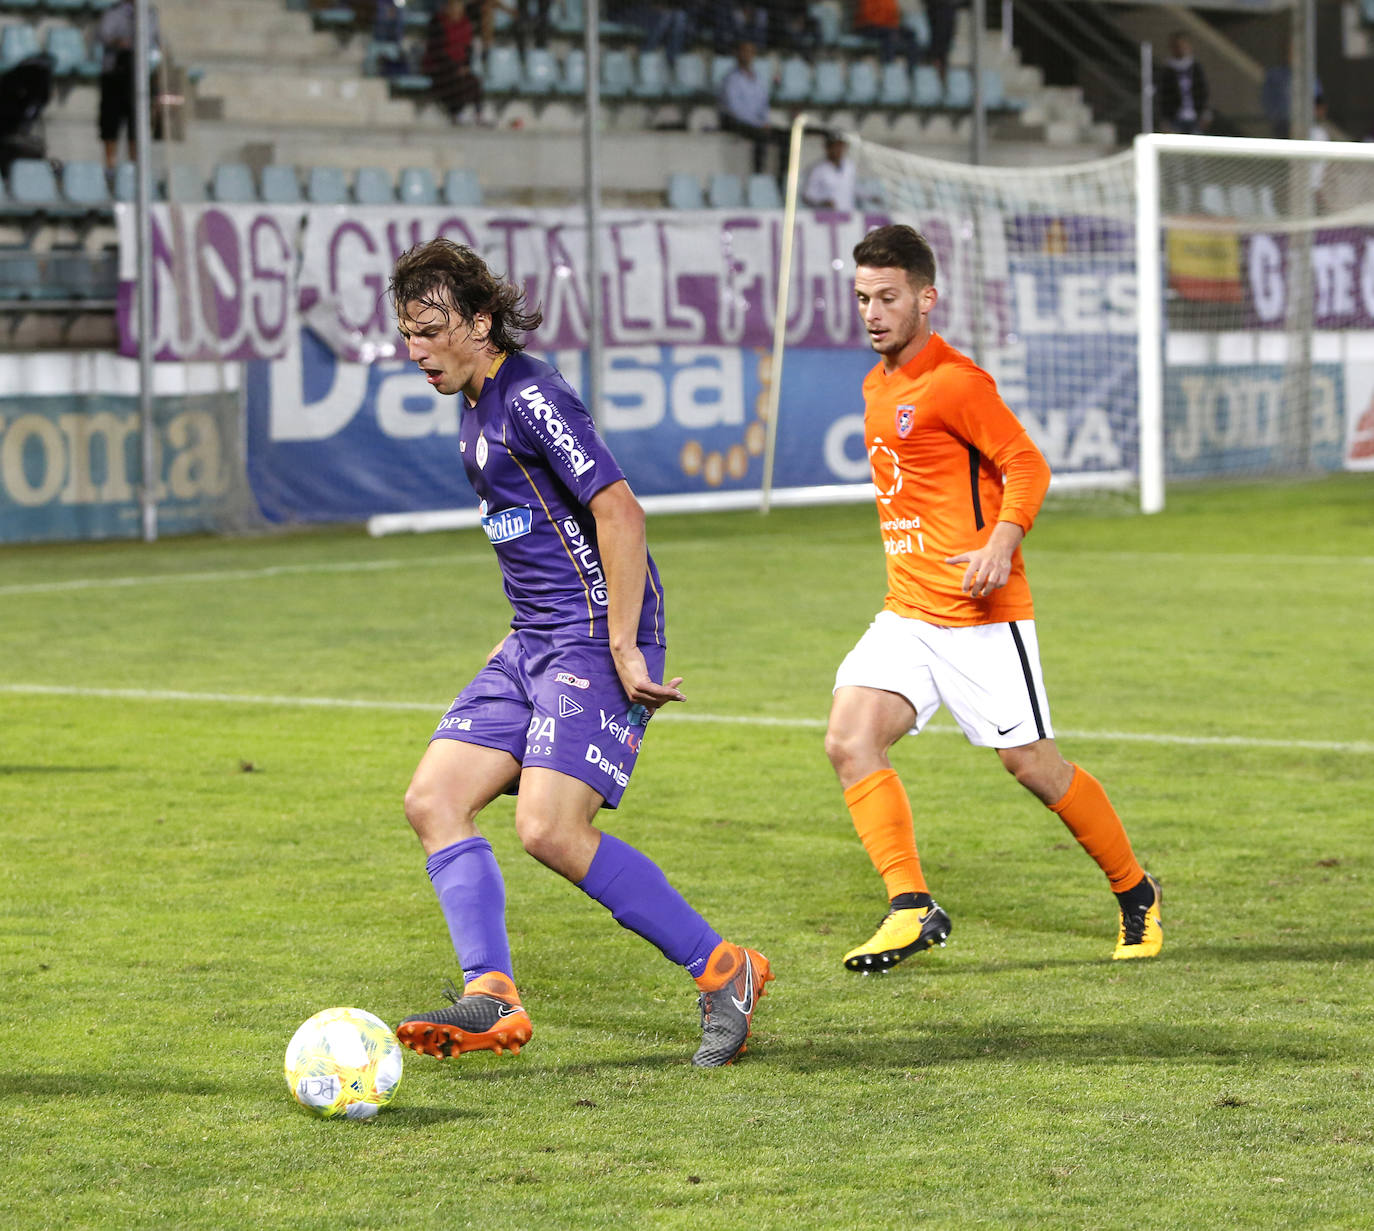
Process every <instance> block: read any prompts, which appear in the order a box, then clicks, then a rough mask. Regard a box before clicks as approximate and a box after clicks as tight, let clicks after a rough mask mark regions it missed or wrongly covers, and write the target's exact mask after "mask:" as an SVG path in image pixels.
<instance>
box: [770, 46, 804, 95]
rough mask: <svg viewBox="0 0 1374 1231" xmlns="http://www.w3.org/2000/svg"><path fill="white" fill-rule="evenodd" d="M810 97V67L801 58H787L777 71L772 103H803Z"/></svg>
mask: <svg viewBox="0 0 1374 1231" xmlns="http://www.w3.org/2000/svg"><path fill="white" fill-rule="evenodd" d="M810 96H811V65H809V64H808V63H807V62H806V61H805V60H803V59H802V58H801V56H788V57H787V59H785V60H784V61H783V62H782V68H781V69H780V70H779V77H778V85H777V89H776V90H774V92H773V101H774V102H777V103H804V102H805V101H806V100H807V99H808V98H809V97H810Z"/></svg>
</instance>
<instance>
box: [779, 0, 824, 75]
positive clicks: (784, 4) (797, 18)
mask: <svg viewBox="0 0 1374 1231" xmlns="http://www.w3.org/2000/svg"><path fill="white" fill-rule="evenodd" d="M771 29H772V35H773V38H772V45H773V46H774V47H776V48H777V49H778V50H779V51H782V52H787V53H795V54H796V55H799V56H802V57H804V58H805V60H806V62H807V63H808V64H810V63H814V61H815V59H816V54H817V53H818V52H819V51H820V49H821V23H820V22H819V21H817V20H816V15H815V14H814V13H813V12H812V11H811V5H810V4H809V3H808V0H774V4H773V16H772V26H771Z"/></svg>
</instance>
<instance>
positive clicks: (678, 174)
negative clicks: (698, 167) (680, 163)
mask: <svg viewBox="0 0 1374 1231" xmlns="http://www.w3.org/2000/svg"><path fill="white" fill-rule="evenodd" d="M705 204H706V200H705V197H704V196H703V195H702V192H701V180H700V179H698V178H697V177H696V176H695V175H693V174H692V173H691V172H690V171H674V172H673V173H672V174H671V175H669V176H668V208H669V209H701V208H702V207H703V206H704V205H705Z"/></svg>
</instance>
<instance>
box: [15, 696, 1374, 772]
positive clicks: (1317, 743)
mask: <svg viewBox="0 0 1374 1231" xmlns="http://www.w3.org/2000/svg"><path fill="white" fill-rule="evenodd" d="M0 694H10V695H13V696H40V697H103V698H106V699H109V700H115V701H187V702H192V703H194V704H197V705H267V706H283V707H295V708H302V709H349V710H400V711H408V712H420V713H430V714H434V715H435V716H436V717H437V716H438V715H440V714H441V713H442V712H443V710H444V707H445V706H446V704H447V702H442V701H439V702H435V701H372V700H365V699H362V698H352V697H279V696H271V695H264V694H253V693H227V692H183V691H180V690H178V689H172V688H84V687H76V686H69V685H63V684H0ZM659 719H660V721H662V720H664V719H666V720H668V721H671V722H692V723H705V724H716V725H721V726H748V727H786V728H793V729H804V730H813V731H820V730H824V728H825V719H824V718H821V717H810V718H805V717H803V718H789V717H779V716H775V715H770V714H699V713H696V712H695V711H692V710H685V709H681V708H679V707H676V706H674V707H672V708H669V709H665V710H663V711H662V712H661V713H660V715H659ZM926 730H927V731H930V732H931V733H933V734H936V735H959V734H962V733H961V732H960V731H959V729H958V728H957V727H955V726H951V725H948V724H943V723H935V724H932V725H931V726H929V727H927V728H926ZM1056 737H1057V738H1061V739H1092V740H1105V741H1108V742H1113V741H1115V742H1121V743H1135V744H1171V745H1174V746H1178V747H1206V748H1272V749H1275V750H1277V751H1299V752H1343V753H1351V754H1354V755H1357V756H1368V755H1369V754H1370V753H1374V743H1371V742H1368V741H1365V740H1324V739H1260V738H1257V737H1252V736H1248V735H1183V734H1171V733H1168V732H1162V731H1066V730H1060V731H1058V732H1057V733H1056Z"/></svg>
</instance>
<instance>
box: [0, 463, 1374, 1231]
mask: <svg viewBox="0 0 1374 1231" xmlns="http://www.w3.org/2000/svg"><path fill="white" fill-rule="evenodd" d="M874 523H875V518H874V514H873V510H872V509H871V508H868V507H852V508H830V509H803V510H775V511H774V512H773V513H772V514H771V515H769V516H768V517H766V518H764V517H760V516H759V515H758V514H756V513H737V514H728V515H725V514H722V515H699V516H694V517H656V518H653V519H651V521H650V527H649V529H650V542H651V546H652V549H653V551H654V553H655V556H656V557H657V559H658V562H659V565H660V568H661V569H662V572H663V576H664V580H665V583H666V586H667V589H668V597H669V633H670V652H669V667H670V670H671V672H672V673H673V674H680V675H683V676H685V677H686V684H685V689H686V691H687V693H688V696H689V703H688V704H687V705H685V706H679V707H676V710H675V711H674V712H671V713H665V714H664V715H663V716H662V717H661V718H659V719H658V720H656V721H655V723H654V724H653V726H652V728H651V730H650V735H649V738H648V741H647V747H646V752H645V756H644V758H643V760H642V762H641V765H640V767H639V770H638V771H637V773H636V775H635V778H634V781H633V783H632V785H631V787H630V790H629V792H628V793H627V796H626V800H625V804H624V807H623V808H622V809H621V810H620V811H619V812H618V813H616V814H610V815H608V816H606V817H605V821H606V827H607V828H608V829H611V830H612V831H613V832H616V833H617V834H619V835H620V836H622V837H624V838H625V839H626V840H628V841H630V842H633V843H635V844H637V845H639V846H640V847H642V848H643V849H644V850H645V851H646V852H647V853H648V854H650V855H651V856H652V857H654V858H655V859H656V860H658V862H659V863H660V864H661V865H662V866H663V867H664V868H665V870H666V871H667V872H668V874H669V876H670V877H671V878H672V879H673V880H674V882H675V883H676V884H677V885H678V886H679V887H680V888H681V889H682V890H683V891H684V892H685V893H686V894H687V896H688V897H689V898H690V899H691V900H692V901H693V902H694V904H696V905H697V906H698V907H699V908H700V909H701V910H702V911H703V913H704V914H706V916H707V917H708V918H709V919H710V920H711V921H712V922H713V923H714V924H715V925H716V926H717V927H718V928H719V929H720V930H721V931H723V932H725V933H726V934H727V935H729V936H731V937H732V938H736V939H739V940H742V941H747V942H748V943H750V944H752V945H756V946H757V947H759V948H761V949H763V950H764V951H765V952H766V953H767V954H768V955H769V957H770V958H771V959H772V961H773V963H774V967H775V970H776V973H777V976H778V978H777V982H776V983H774V984H772V985H771V987H770V993H769V995H768V996H767V998H766V999H765V1000H764V1001H763V1002H762V1007H761V1008H760V1010H759V1012H758V1014H757V1016H756V1018H755V1032H754V1038H753V1040H752V1043H751V1046H750V1049H749V1053H748V1055H746V1056H745V1057H743V1058H742V1059H741V1061H740V1062H739V1063H738V1064H736V1065H734V1066H732V1067H730V1068H728V1069H724V1070H719V1071H710V1072H700V1071H696V1070H694V1069H692V1068H691V1066H690V1064H689V1063H688V1058H689V1057H690V1055H691V1054H692V1052H693V1050H694V1049H695V1047H696V1044H697V1022H696V1005H695V995H694V989H693V988H692V986H691V984H690V982H689V981H688V980H687V978H686V977H685V976H684V975H683V974H682V973H681V972H680V971H678V970H677V969H676V968H674V967H672V966H670V965H669V964H668V963H666V962H664V961H663V960H662V959H661V958H660V957H659V956H658V955H657V954H656V953H655V952H654V951H653V950H651V949H650V948H649V947H648V946H647V945H645V944H644V943H643V942H642V941H639V940H638V939H637V938H635V937H633V936H631V935H630V934H629V933H627V932H624V931H622V930H621V929H620V928H618V927H617V926H616V925H615V924H614V922H613V921H612V920H611V919H610V918H609V916H607V915H605V914H604V912H602V911H601V910H600V908H598V907H597V906H595V905H594V904H593V903H591V902H590V901H588V900H587V899H586V898H584V897H583V896H582V895H581V894H580V893H579V892H578V891H577V890H576V889H575V888H573V887H572V886H570V885H568V884H566V883H565V882H562V881H560V880H559V879H558V878H556V877H555V876H553V875H552V874H551V873H549V872H547V871H545V870H544V869H542V868H540V867H538V866H537V865H536V864H534V862H533V861H532V860H530V859H529V858H528V857H527V856H525V855H524V854H523V853H522V852H521V851H520V850H519V849H518V846H517V844H516V842H515V838H514V834H513V829H512V825H511V814H512V808H511V805H510V804H509V802H503V803H498V804H497V805H495V806H493V808H492V809H491V810H490V812H489V815H488V818H487V822H486V826H485V829H486V832H487V833H488V835H489V836H490V838H491V840H492V842H493V845H494V846H495V848H496V851H497V854H498V857H499V858H500V859H501V861H502V864H503V867H504V869H505V872H506V877H507V881H508V894H509V919H510V925H511V937H512V944H513V949H514V954H515V961H516V973H517V976H518V978H519V982H520V986H521V989H522V992H523V993H524V996H525V1003H526V1004H527V1006H528V1007H529V1008H530V1011H531V1014H532V1016H533V1019H534V1023H535V1038H534V1040H533V1042H532V1043H531V1044H530V1045H529V1046H528V1047H527V1048H526V1049H525V1051H524V1053H523V1054H522V1055H520V1056H519V1057H515V1058H510V1057H503V1058H497V1057H493V1056H486V1055H483V1056H470V1057H465V1058H463V1059H462V1060H461V1061H456V1062H453V1061H450V1062H440V1061H436V1060H431V1059H429V1058H427V1057H420V1056H414V1055H409V1056H408V1057H407V1062H406V1073H405V1079H404V1081H403V1083H402V1086H401V1090H400V1093H399V1096H398V1098H397V1100H396V1102H395V1103H394V1104H393V1106H392V1107H391V1108H389V1109H388V1110H387V1111H386V1112H384V1113H383V1114H382V1115H381V1116H380V1117H378V1119H377V1120H376V1121H375V1122H372V1123H370V1124H350V1123H339V1122H324V1121H317V1120H313V1119H311V1118H309V1117H308V1116H307V1115H305V1114H304V1113H303V1112H301V1111H299V1110H298V1109H297V1108H296V1107H295V1105H294V1104H293V1102H292V1101H291V1099H290V1098H289V1096H288V1094H287V1091H286V1088H285V1085H284V1083H283V1081H282V1076H281V1060H282V1054H283V1051H284V1049H285V1046H286V1042H287V1040H288V1039H289V1038H290V1036H291V1033H292V1031H293V1030H294V1029H295V1027H296V1026H297V1025H298V1024H299V1023H300V1022H301V1021H302V1020H304V1019H305V1018H306V1017H308V1016H310V1015H311V1014H312V1013H314V1012H315V1011H317V1010H319V1009H322V1008H325V1007H327V1006H330V1005H336V1004H354V1005H358V1006H360V1007H362V1008H365V1009H369V1010H371V1011H373V1012H375V1013H378V1014H379V1015H381V1016H382V1017H384V1018H386V1019H389V1020H391V1021H393V1022H394V1021H396V1020H398V1019H399V1018H400V1017H402V1016H404V1015H406V1014H407V1013H410V1012H413V1011H415V1010H418V1009H422V1008H427V1007H431V1006H432V1005H433V1004H434V1003H436V1002H437V996H438V989H439V985H440V983H441V981H442V979H443V978H444V977H445V976H448V975H451V974H453V973H455V964H454V961H453V957H452V953H451V950H450V947H449V942H448V937H447V934H446V931H445V929H444V926H443V922H442V919H441V917H440V915H439V912H438V908H437V906H436V905H435V903H434V901H433V896H432V892H431V890H430V886H429V883H428V880H427V879H426V877H425V873H424V866H423V861H422V858H421V855H420V851H419V847H418V844H417V843H416V842H415V841H414V838H413V836H412V835H411V834H410V831H409V829H408V827H407V826H406V824H405V821H404V818H403V816H402V813H401V795H402V792H403V790H404V787H405V784H406V781H407V779H408V777H409V775H410V771H411V769H412V768H413V766H414V764H415V761H416V760H417V759H418V757H419V755H420V753H421V751H422V750H423V747H424V743H425V740H426V739H427V737H428V734H429V732H430V731H431V729H432V727H433V724H434V722H435V720H436V719H437V717H438V715H439V714H440V713H441V712H442V711H443V709H444V707H445V706H446V705H447V703H448V701H449V699H450V698H451V697H452V695H453V693H454V692H455V691H456V689H457V688H458V687H459V686H460V685H461V684H462V683H463V682H465V681H466V679H467V678H468V677H469V675H470V674H471V673H472V672H473V670H474V669H475V668H476V666H477V665H478V664H479V663H480V662H481V660H482V657H483V655H484V653H485V652H486V650H487V649H489V648H490V646H491V645H492V644H493V643H494V642H495V641H496V640H497V639H498V638H499V636H500V635H501V633H502V631H503V628H504V624H505V621H506V619H507V618H508V611H507V609H506V606H505V602H504V599H503V598H502V596H501V594H500V588H499V581H498V576H497V571H496V567H495V563H494V560H493V558H492V553H491V551H490V548H489V547H488V546H487V544H486V543H485V541H484V540H483V539H482V537H481V536H480V533H478V532H476V531H473V532H466V533H454V534H445V535H428V536H415V537H402V538H390V539H383V540H369V539H367V538H366V537H364V536H363V535H361V534H360V533H359V532H358V531H357V530H356V529H354V528H349V529H347V530H336V531H327V532H313V533H300V534H287V535H279V536H273V537H268V538H262V539H255V540H251V541H244V540H226V541H211V540H204V539H197V540H178V541H167V542H162V543H158V544H155V545H152V546H145V545H141V544H134V543H123V544H105V545H81V546H75V545H73V546H61V547H33V548H9V549H4V550H0V647H2V648H3V654H2V655H0V840H2V841H3V847H0V972H2V973H3V981H2V982H0V987H2V988H3V1005H2V1006H0V1160H3V1162H0V1226H4V1227H6V1228H46V1227H53V1226H67V1227H92V1228H129V1227H145V1226H147V1227H154V1226H156V1227H177V1228H226V1227H290V1228H331V1229H332V1228H340V1227H356V1228H383V1227H406V1228H416V1227H446V1228H450V1227H452V1228H457V1227H478V1228H487V1229H490V1228H501V1227H531V1228H561V1227H570V1228H583V1227H586V1228H599V1227H615V1228H628V1227H640V1226H643V1227H655V1228H660V1227H661V1228H697V1227H702V1226H718V1227H750V1228H775V1227H776V1228H898V1227H913V1226H927V1227H931V1228H941V1229H942V1231H943V1229H948V1228H965V1227H979V1228H986V1227H994V1228H997V1227H1006V1228H1088V1227H1092V1228H1098V1227H1103V1228H1107V1227H1111V1228H1115V1227H1120V1228H1142V1227H1147V1228H1154V1229H1158V1228H1175V1227H1178V1228H1211V1227H1218V1226H1227V1227H1324V1228H1340V1229H1346V1228H1353V1227H1360V1226H1369V1225H1370V1223H1371V1214H1370V1209H1369V1194H1370V1192H1371V1188H1372V1187H1374V1025H1372V1024H1371V1023H1374V962H1372V961H1371V959H1374V939H1372V938H1374V906H1371V888H1372V886H1371V879H1372V878H1374V858H1372V857H1371V841H1370V816H1371V804H1372V803H1374V768H1371V767H1372V766H1374V637H1371V636H1370V622H1371V612H1372V611H1374V476H1357V475H1346V476H1339V477H1335V478H1331V479H1326V480H1320V481H1313V482H1309V483H1296V484H1284V485H1258V484H1256V485H1238V486H1225V487H1207V488H1196V489H1193V488H1180V489H1178V490H1176V491H1171V493H1170V506H1169V509H1168V510H1167V511H1166V512H1165V513H1164V514H1162V515H1160V516H1158V517H1153V518H1144V517H1132V516H1122V515H1120V513H1113V512H1110V511H1104V510H1101V509H1098V510H1097V511H1093V510H1091V509H1073V508H1067V509H1050V510H1047V511H1046V512H1045V513H1044V515H1043V516H1042V518H1041V520H1040V523H1039V524H1038V525H1037V526H1036V528H1035V530H1034V532H1033V533H1032V535H1031V537H1030V539H1029V540H1028V543H1027V548H1026V554H1027V560H1028V564H1029V568H1030V573H1031V579H1032V583H1033V585H1034V588H1035V594H1036V600H1037V608H1038V619H1039V628H1040V641H1041V650H1042V657H1043V662H1044V667H1045V674H1046V682H1047V686H1048V689H1049V694H1050V700H1051V704H1052V708H1053V718H1054V722H1055V725H1056V728H1057V731H1058V734H1059V740H1060V745H1061V747H1062V748H1063V749H1064V751H1065V752H1066V754H1067V755H1068V756H1070V757H1071V758H1073V759H1076V760H1079V761H1081V762H1082V763H1083V764H1084V765H1085V766H1087V767H1088V768H1090V769H1091V770H1092V771H1093V772H1094V773H1095V774H1096V775H1097V776H1098V777H1099V778H1100V779H1102V781H1103V782H1104V783H1105V784H1106V785H1107V788H1108V790H1109V791H1110V792H1111V794H1112V796H1113V798H1114V800H1115V802H1116V804H1117V806H1118V808H1119V810H1120V811H1121V812H1122V814H1123V816H1124V818H1125V820H1126V823H1127V827H1128V829H1129V831H1130V833H1131V836H1132V839H1133V841H1134V843H1135V846H1136V850H1137V853H1138V854H1139V855H1140V856H1141V858H1142V861H1143V862H1144V863H1145V864H1146V866H1147V867H1149V868H1150V869H1151V870H1152V871H1154V872H1155V873H1156V875H1157V876H1159V878H1160V879H1161V881H1162V882H1163V885H1164V892H1165V899H1164V904H1165V914H1164V918H1165V932H1166V948H1165V951H1164V954H1163V956H1162V957H1161V958H1159V959H1158V960H1156V961H1149V962H1135V963H1116V964H1113V963H1112V962H1110V961H1108V960H1107V959H1108V956H1109V954H1110V953H1111V949H1112V944H1113V942H1114V939H1115V931H1116V917H1115V913H1114V901H1113V899H1112V898H1111V897H1110V895H1109V893H1108V892H1107V889H1106V886H1105V883H1104V882H1103V881H1102V879H1101V877H1100V874H1099V873H1098V872H1097V870H1096V868H1095V867H1094V866H1093V865H1092V864H1091V862H1090V861H1089V860H1088V858H1087V857H1086V856H1085V855H1083V854H1082V853H1081V852H1080V851H1079V850H1078V848H1077V846H1076V845H1075V844H1074V843H1073V842H1072V840H1071V839H1070V838H1069V835H1068V833H1067V831H1066V830H1065V829H1064V828H1063V826H1062V825H1061V824H1060V823H1059V821H1058V820H1057V819H1056V818H1055V817H1054V816H1053V815H1052V814H1050V813H1049V812H1047V811H1046V810H1045V809H1043V808H1042V807H1040V805H1038V804H1037V803H1036V802H1035V801H1034V800H1033V799H1032V798H1031V797H1030V796H1029V795H1028V794H1027V793H1025V792H1024V791H1021V790H1020V789H1019V788H1018V787H1017V786H1016V785H1015V783H1014V782H1013V781H1012V780H1011V778H1010V777H1009V776H1008V775H1006V774H1005V773H1004V772H1003V771H1002V769H1001V768H1000V766H999V765H998V763H997V761H996V759H995V757H994V756H993V755H992V754H991V753H990V752H988V751H986V750H979V749H973V748H970V747H968V746H967V745H966V744H965V743H964V742H963V740H962V739H961V738H960V737H959V736H958V735H956V734H955V733H953V732H952V730H951V729H950V728H949V725H948V722H947V721H944V722H943V723H942V725H941V728H940V729H939V730H932V731H930V732H928V733H926V734H924V735H922V736H921V737H919V738H918V739H914V740H905V741H903V742H902V743H901V744H900V745H899V746H898V748H897V749H896V751H895V760H896V763H897V765H898V768H899V769H900V770H901V772H902V774H903V777H904V779H905V781H906V782H907V785H908V788H909V790H910V793H911V796H912V801H913V805H914V808H915V811H916V815H917V823H918V837H919V840H920V845H921V850H922V854H923V858H924V861H925V863H926V867H927V871H928V874H929V877H930V880H931V884H932V888H933V889H934V891H935V894H936V896H937V898H938V899H939V901H940V902H941V904H942V905H943V906H944V907H945V908H946V909H947V910H948V911H949V913H950V915H951V917H952V919H953V923H954V931H953V935H952V936H951V939H950V944H949V947H948V948H946V949H940V950H936V951H935V952H933V953H930V954H925V955H922V956H920V957H918V958H916V959H913V960H911V961H910V962H908V963H907V964H906V965H905V966H903V967H901V968H899V969H898V970H896V971H894V972H893V973H891V974H889V975H886V976H882V977H870V978H861V977H857V976H855V975H852V974H850V973H848V972H846V971H845V970H844V969H843V968H842V966H841V965H840V960H839V959H840V956H841V954H842V953H843V952H844V951H845V950H846V949H847V948H849V947H850V946H851V945H852V944H853V943H855V942H856V941H857V940H859V939H862V938H863V937H864V936H866V935H867V934H868V932H869V930H870V929H871V928H872V926H873V924H874V923H875V922H876V921H877V919H878V917H879V916H880V915H881V913H882V910H883V906H884V902H883V896H882V888H881V883H880V882H879V881H878V879H877V877H876V875H875V874H874V873H873V871H872V869H871V868H870V867H869V865H868V863H867V860H866V858H865V856H864V854H863V851H862V849H861V848H860V846H859V844H858V842H857V840H856V839H855V837H854V835H853V831H852V827H851V825H850V822H849V819H848V815H847V813H846V812H845V810H844V806H843V802H842V799H841V797H840V793H839V790H838V787H837V786H836V784H835V782H834V780H833V777H832V775H831V772H830V769H829V766H828V765H827V763H826V760H825V756H824V752H823V750H822V746H821V736H822V730H823V724H824V717H825V714H826V710H827V706H828V702H829V692H830V684H831V680H832V677H833V672H834V669H835V666H836V665H837V663H838V662H839V660H840V658H841V657H842V656H843V654H844V653H845V651H847V650H848V648H849V647H850V646H851V645H852V643H853V642H854V640H855V639H856V638H857V637H858V635H859V634H860V632H861V631H862V630H863V628H864V627H865V625H866V622H867V620H868V619H869V617H870V616H871V615H872V613H873V612H874V611H875V610H876V609H877V608H878V606H879V605H880V603H881V600H882V593H883V581H882V553H881V549H880V546H879V541H878V536H877V531H876V526H875V524H874Z"/></svg>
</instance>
